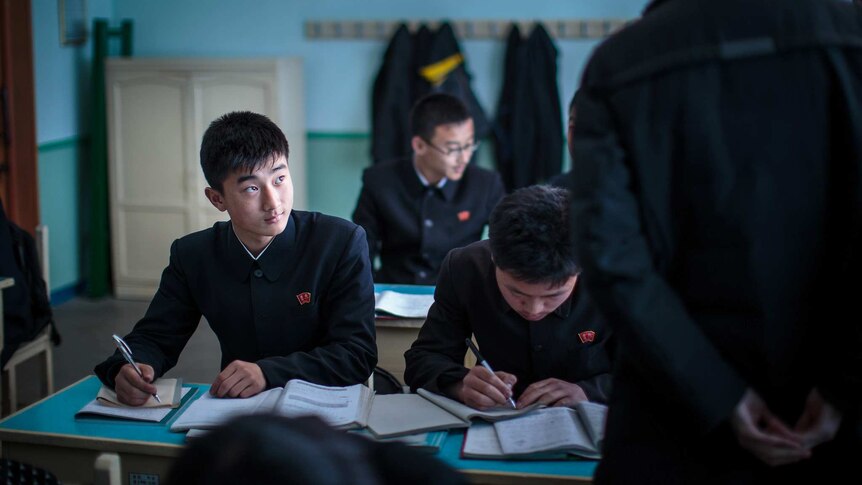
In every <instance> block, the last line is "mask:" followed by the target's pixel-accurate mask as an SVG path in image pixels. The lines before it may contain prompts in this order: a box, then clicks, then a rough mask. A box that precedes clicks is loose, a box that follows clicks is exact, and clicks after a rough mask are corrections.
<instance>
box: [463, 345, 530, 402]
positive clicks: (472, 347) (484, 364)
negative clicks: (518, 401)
mask: <svg viewBox="0 0 862 485" xmlns="http://www.w3.org/2000/svg"><path fill="white" fill-rule="evenodd" d="M464 341H465V342H467V347H469V348H470V350H472V351H473V355H475V356H476V360H478V361H479V364H480V365H481V366H482V367H484V368H486V369H488V371H489V372H490V373H491V374H493V373H494V369H492V368H491V364H489V363H488V361H487V360H485V358H484V357H482V354H480V353H479V349H477V348H476V346H475V345H473V341H472V340H470V339H468V338H465V339H464ZM506 399H507V400H508V401H509V405H510V406H512V409H515V408H516V407H517V406H515V400H514V399H512V396H509V397H508V398H506Z"/></svg>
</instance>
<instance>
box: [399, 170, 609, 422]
mask: <svg viewBox="0 0 862 485" xmlns="http://www.w3.org/2000/svg"><path fill="white" fill-rule="evenodd" d="M568 201H569V198H568V192H566V191H565V190H564V189H560V188H556V187H550V186H546V185H534V186H531V187H526V188H523V189H520V190H517V191H515V192H514V193H512V194H510V195H508V196H506V197H505V198H503V200H502V201H501V202H500V204H499V205H497V207H496V209H494V212H493V213H492V214H491V222H490V239H489V240H487V241H480V242H477V243H474V244H471V245H469V246H467V247H465V248H460V249H454V250H452V251H451V252H450V253H449V255H448V256H447V257H446V260H445V261H443V267H442V268H441V270H440V277H439V279H438V282H437V290H436V292H435V294H434V304H433V305H432V306H431V309H430V311H429V312H428V318H427V320H426V321H425V324H424V325H423V326H422V330H421V331H420V332H419V337H418V338H417V340H416V342H414V343H413V346H412V347H411V348H410V350H408V351H407V352H406V353H405V354H404V357H405V359H406V360H407V369H406V371H405V373H404V378H405V381H406V382H407V383H408V384H409V385H410V387H411V388H412V389H414V390H415V389H416V388H419V387H422V388H425V389H428V390H431V391H436V392H441V393H444V394H447V395H449V396H451V397H453V398H455V399H458V400H459V401H462V402H464V403H465V404H468V405H470V406H473V407H477V408H487V407H492V406H505V405H506V400H507V398H508V397H510V396H514V398H516V399H517V406H518V407H523V406H527V405H529V404H532V403H534V402H540V403H543V404H547V405H556V406H566V405H572V404H575V403H577V402H579V401H583V400H590V401H597V402H605V401H607V398H608V392H609V384H610V374H609V372H610V370H611V358H610V357H611V347H610V342H611V334H610V331H609V330H608V328H607V326H606V325H605V321H604V319H603V318H602V316H601V315H600V314H599V312H598V311H597V310H596V308H595V307H594V306H593V304H592V302H591V299H590V297H589V295H588V294H587V293H586V292H585V291H584V289H583V288H582V287H581V285H580V284H579V282H578V274H579V272H580V267H579V266H578V264H577V263H576V262H575V257H574V252H573V250H572V247H571V244H570V243H569V224H568V221H569V219H568V217H569V215H568V214H569V207H568V205H569V202H568ZM471 335H474V336H475V339H476V342H477V343H478V344H479V348H480V350H481V351H482V355H483V357H485V358H486V359H487V360H488V363H490V365H491V366H492V367H493V368H494V370H495V371H496V374H492V373H491V372H490V371H488V370H486V369H485V368H484V367H482V366H480V365H477V366H475V367H473V368H472V369H467V368H466V367H464V365H463V362H464V355H465V353H466V351H467V346H466V344H465V342H464V340H465V339H466V338H469V337H470V336H471Z"/></svg>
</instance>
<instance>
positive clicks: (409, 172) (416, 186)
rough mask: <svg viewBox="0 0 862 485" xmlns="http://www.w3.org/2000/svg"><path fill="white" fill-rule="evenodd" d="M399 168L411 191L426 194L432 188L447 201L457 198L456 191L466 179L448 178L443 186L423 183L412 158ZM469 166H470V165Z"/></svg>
mask: <svg viewBox="0 0 862 485" xmlns="http://www.w3.org/2000/svg"><path fill="white" fill-rule="evenodd" d="M399 168H400V170H399V176H400V177H399V178H400V179H401V182H402V183H403V184H404V186H405V187H407V190H408V191H410V193H412V194H424V193H425V192H426V191H428V190H432V191H434V192H435V193H437V194H440V195H441V196H443V199H445V200H446V201H447V202H449V201H451V200H452V199H453V198H455V193H456V192H457V191H458V185H459V184H460V183H461V181H463V180H464V179H463V178H462V179H461V180H459V181H454V180H448V179H446V183H445V184H443V186H442V187H429V186H426V185H425V184H423V183H422V180H420V178H419V175H420V174H419V172H418V170H416V166H415V165H414V164H413V160H412V159H409V160H405V163H402V164H400V166H399ZM467 168H469V166H468V167H467ZM464 176H465V177H466V176H467V173H466V172H465V173H464Z"/></svg>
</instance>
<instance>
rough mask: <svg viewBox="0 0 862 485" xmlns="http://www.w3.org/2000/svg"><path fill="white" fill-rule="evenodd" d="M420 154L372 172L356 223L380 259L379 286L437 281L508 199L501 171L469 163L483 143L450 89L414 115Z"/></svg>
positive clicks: (366, 180)
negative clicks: (454, 253) (446, 262)
mask: <svg viewBox="0 0 862 485" xmlns="http://www.w3.org/2000/svg"><path fill="white" fill-rule="evenodd" d="M410 129H411V133H412V136H413V138H412V146H413V159H412V160H394V161H390V162H385V163H380V164H377V165H375V166H373V167H371V168H368V169H366V170H365V173H364V174H363V176H362V184H363V185H362V192H361V193H360V194H359V201H358V202H357V203H356V210H354V211H353V221H354V222H355V223H357V224H359V225H361V226H362V227H363V228H365V232H366V234H367V236H368V247H369V249H370V251H371V259H372V260H373V259H374V257H375V256H377V255H379V256H380V261H381V267H380V269H379V271H377V273H376V274H375V281H377V282H379V283H404V284H417V285H433V284H434V283H435V281H436V280H437V273H438V271H439V269H440V262H441V261H443V258H444V257H445V256H446V253H448V252H449V250H450V249H452V248H457V247H461V246H466V245H468V244H470V243H472V242H475V241H478V240H479V239H480V238H481V237H482V231H483V229H484V227H485V224H486V223H487V221H488V215H489V214H490V213H491V210H492V209H493V208H494V206H495V205H496V204H497V202H498V201H499V200H500V198H501V197H503V182H502V180H501V179H500V175H499V174H497V173H496V172H491V171H488V170H485V169H482V168H479V167H476V166H474V165H471V164H470V158H471V156H472V155H473V153H474V152H475V151H476V148H477V147H478V146H479V143H478V142H477V141H476V139H475V134H474V131H473V120H472V119H471V118H470V114H469V112H468V111H467V108H466V107H465V106H464V104H463V103H462V102H461V101H460V100H458V98H455V97H453V96H449V95H447V94H432V95H429V96H426V97H424V98H422V99H420V100H419V101H418V102H417V103H416V105H415V106H414V107H413V110H412V111H411V113H410Z"/></svg>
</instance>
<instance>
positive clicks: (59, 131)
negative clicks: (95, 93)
mask: <svg viewBox="0 0 862 485" xmlns="http://www.w3.org/2000/svg"><path fill="white" fill-rule="evenodd" d="M32 2H33V3H32V9H33V10H32V11H33V19H32V20H33V60H34V70H35V72H34V80H35V84H36V140H37V143H38V144H40V145H41V144H43V143H48V142H54V141H58V140H66V139H68V138H70V137H77V136H78V135H81V134H86V133H87V132H88V131H89V130H88V129H87V127H86V116H87V114H88V113H89V110H88V103H89V96H88V93H89V90H90V71H89V69H90V58H91V57H92V50H93V48H92V44H91V43H90V42H89V40H88V41H87V42H86V43H84V44H80V45H75V46H64V45H61V44H60V27H59V25H60V20H59V15H58V7H57V5H58V2H57V0H32ZM112 12H113V5H112V2H111V1H110V0H88V1H87V14H88V16H89V17H90V19H92V18H95V17H105V18H110V17H111V16H112ZM91 23H92V22H88V25H90V24H91Z"/></svg>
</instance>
